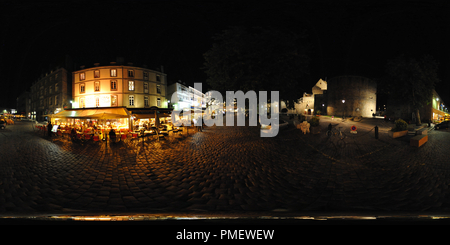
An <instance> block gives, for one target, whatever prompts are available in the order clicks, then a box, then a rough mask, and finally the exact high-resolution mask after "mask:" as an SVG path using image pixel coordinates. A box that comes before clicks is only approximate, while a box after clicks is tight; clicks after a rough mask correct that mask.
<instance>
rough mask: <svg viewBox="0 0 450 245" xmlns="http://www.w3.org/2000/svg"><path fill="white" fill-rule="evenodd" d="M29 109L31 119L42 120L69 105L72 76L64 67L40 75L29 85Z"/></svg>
mask: <svg viewBox="0 0 450 245" xmlns="http://www.w3.org/2000/svg"><path fill="white" fill-rule="evenodd" d="M30 97H31V110H30V112H29V113H30V117H29V118H31V119H33V120H38V121H43V120H46V119H48V118H46V117H48V116H49V115H51V114H56V113H58V112H60V111H62V110H64V109H68V108H70V107H71V105H70V101H71V99H72V76H71V74H70V72H69V71H68V70H67V69H66V68H64V67H58V68H56V69H55V70H51V71H50V72H47V73H45V75H44V74H43V75H41V77H40V78H39V79H37V80H36V81H35V82H34V83H33V84H32V85H31V87H30Z"/></svg>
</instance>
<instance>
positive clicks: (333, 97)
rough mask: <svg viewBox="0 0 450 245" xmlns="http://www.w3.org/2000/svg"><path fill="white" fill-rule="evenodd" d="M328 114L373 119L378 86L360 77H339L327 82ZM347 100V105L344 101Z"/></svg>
mask: <svg viewBox="0 0 450 245" xmlns="http://www.w3.org/2000/svg"><path fill="white" fill-rule="evenodd" d="M327 85H328V89H327V103H328V105H327V114H328V115H332V116H339V117H340V116H343V115H344V114H345V116H362V117H372V113H375V112H376V101H377V98H376V92H377V84H376V82H374V81H373V80H371V79H368V78H365V77H360V76H339V77H334V78H332V79H331V80H329V81H328V82H327ZM343 100H345V103H342V101H343Z"/></svg>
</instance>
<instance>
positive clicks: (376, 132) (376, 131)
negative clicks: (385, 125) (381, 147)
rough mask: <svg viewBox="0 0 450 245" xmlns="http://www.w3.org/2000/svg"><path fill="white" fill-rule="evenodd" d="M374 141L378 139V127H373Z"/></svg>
mask: <svg viewBox="0 0 450 245" xmlns="http://www.w3.org/2000/svg"><path fill="white" fill-rule="evenodd" d="M375 139H378V126H375Z"/></svg>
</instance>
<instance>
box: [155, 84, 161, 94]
mask: <svg viewBox="0 0 450 245" xmlns="http://www.w3.org/2000/svg"><path fill="white" fill-rule="evenodd" d="M156 93H158V94H160V93H161V86H160V85H156Z"/></svg>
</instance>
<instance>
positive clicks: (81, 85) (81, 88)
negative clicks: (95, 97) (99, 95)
mask: <svg viewBox="0 0 450 245" xmlns="http://www.w3.org/2000/svg"><path fill="white" fill-rule="evenodd" d="M84 92H86V88H85V86H84V83H82V84H80V93H84Z"/></svg>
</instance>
